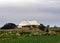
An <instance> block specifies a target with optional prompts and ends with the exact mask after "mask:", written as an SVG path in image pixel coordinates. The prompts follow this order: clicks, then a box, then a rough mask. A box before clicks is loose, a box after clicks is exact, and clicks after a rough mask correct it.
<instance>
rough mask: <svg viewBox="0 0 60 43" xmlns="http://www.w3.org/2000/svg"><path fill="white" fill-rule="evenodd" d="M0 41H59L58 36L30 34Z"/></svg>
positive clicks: (16, 42)
mask: <svg viewBox="0 0 60 43" xmlns="http://www.w3.org/2000/svg"><path fill="white" fill-rule="evenodd" d="M0 43H60V36H30V37H23V38H18V39H14V40H13V39H12V40H0Z"/></svg>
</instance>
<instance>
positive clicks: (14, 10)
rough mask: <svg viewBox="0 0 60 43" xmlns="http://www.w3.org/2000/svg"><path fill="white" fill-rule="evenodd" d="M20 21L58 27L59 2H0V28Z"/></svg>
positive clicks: (45, 0)
mask: <svg viewBox="0 0 60 43" xmlns="http://www.w3.org/2000/svg"><path fill="white" fill-rule="evenodd" d="M22 20H37V21H38V22H39V23H43V24H45V25H57V26H60V0H0V26H3V25H4V24H5V23H11V22H12V23H15V24H19V23H20V21H22Z"/></svg>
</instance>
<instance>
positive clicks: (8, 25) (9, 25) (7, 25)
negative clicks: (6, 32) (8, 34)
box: [1, 23, 17, 29]
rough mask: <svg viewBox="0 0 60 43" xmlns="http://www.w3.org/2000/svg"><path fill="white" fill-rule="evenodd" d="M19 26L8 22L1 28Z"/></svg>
mask: <svg viewBox="0 0 60 43" xmlns="http://www.w3.org/2000/svg"><path fill="white" fill-rule="evenodd" d="M16 27H17V26H16V25H15V24H14V23H6V24H5V25H4V26H3V27H1V29H14V28H16Z"/></svg>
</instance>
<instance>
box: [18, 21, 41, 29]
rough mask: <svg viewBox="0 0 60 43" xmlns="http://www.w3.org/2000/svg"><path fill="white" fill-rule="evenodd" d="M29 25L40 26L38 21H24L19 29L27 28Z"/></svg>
mask: <svg viewBox="0 0 60 43" xmlns="http://www.w3.org/2000/svg"><path fill="white" fill-rule="evenodd" d="M27 25H40V24H39V23H38V22H37V21H35V20H33V21H22V22H21V23H20V24H19V25H18V27H19V28H21V27H22V26H27Z"/></svg>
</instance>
